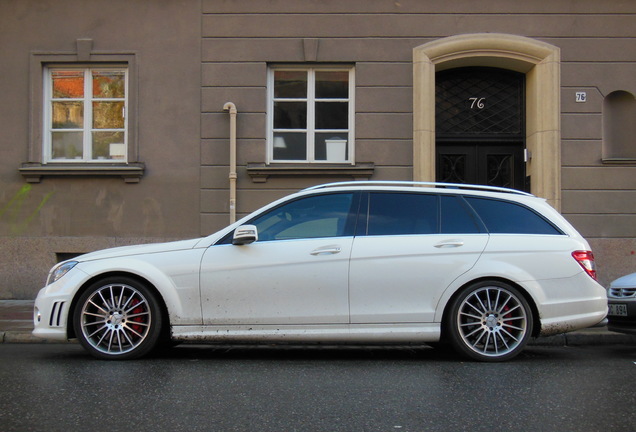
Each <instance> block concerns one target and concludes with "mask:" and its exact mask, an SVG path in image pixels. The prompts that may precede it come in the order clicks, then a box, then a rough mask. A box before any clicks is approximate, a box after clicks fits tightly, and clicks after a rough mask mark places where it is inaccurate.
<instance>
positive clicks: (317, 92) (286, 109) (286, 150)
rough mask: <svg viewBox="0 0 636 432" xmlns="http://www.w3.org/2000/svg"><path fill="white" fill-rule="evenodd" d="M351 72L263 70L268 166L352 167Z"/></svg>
mask: <svg viewBox="0 0 636 432" xmlns="http://www.w3.org/2000/svg"><path fill="white" fill-rule="evenodd" d="M353 81H354V69H353V68H352V67H347V68H342V67H309V68H300V67H275V68H271V69H270V70H269V82H268V91H269V95H270V96H269V98H268V100H269V107H268V114H269V115H268V139H267V143H268V144H267V154H268V157H267V159H268V162H283V163H284V162H290V163H294V162H295V163H350V164H353V163H354V148H353V142H354V141H353V136H354V134H353V133H354V131H353V118H354V113H355V111H354V101H353V94H354V90H353V89H354V88H355V87H354V82H353Z"/></svg>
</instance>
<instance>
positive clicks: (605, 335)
mask: <svg viewBox="0 0 636 432" xmlns="http://www.w3.org/2000/svg"><path fill="white" fill-rule="evenodd" d="M31 331H33V300H0V343H47V341H45V340H43V339H39V338H36V337H34V336H33V335H32V334H31ZM623 344H634V345H636V336H631V335H626V334H622V333H614V332H610V331H608V330H607V328H605V327H595V328H589V329H585V330H579V331H575V332H571V333H565V334H561V335H557V336H550V337H545V338H538V339H534V340H531V341H530V345H550V346H570V345H571V346H575V345H623Z"/></svg>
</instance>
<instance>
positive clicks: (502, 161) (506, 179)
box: [486, 154, 514, 188]
mask: <svg viewBox="0 0 636 432" xmlns="http://www.w3.org/2000/svg"><path fill="white" fill-rule="evenodd" d="M513 162H514V158H513V157H512V155H509V154H489V155H488V156H487V157H486V173H487V182H486V184H487V185H488V186H499V187H508V188H511V187H514V177H513V174H514V166H513Z"/></svg>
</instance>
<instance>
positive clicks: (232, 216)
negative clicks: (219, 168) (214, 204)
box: [223, 102, 237, 224]
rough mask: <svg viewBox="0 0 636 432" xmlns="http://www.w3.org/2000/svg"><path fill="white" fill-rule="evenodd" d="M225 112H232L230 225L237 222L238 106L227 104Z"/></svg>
mask: <svg viewBox="0 0 636 432" xmlns="http://www.w3.org/2000/svg"><path fill="white" fill-rule="evenodd" d="M223 111H229V112H230V175H229V179H230V224H233V223H234V222H236V178H237V175H236V105H234V103H232V102H226V103H225V105H223Z"/></svg>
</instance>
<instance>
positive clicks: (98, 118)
mask: <svg viewBox="0 0 636 432" xmlns="http://www.w3.org/2000/svg"><path fill="white" fill-rule="evenodd" d="M123 128H124V102H123V101H122V102H93V129H123Z"/></svg>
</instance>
